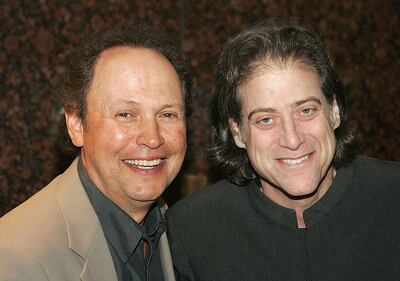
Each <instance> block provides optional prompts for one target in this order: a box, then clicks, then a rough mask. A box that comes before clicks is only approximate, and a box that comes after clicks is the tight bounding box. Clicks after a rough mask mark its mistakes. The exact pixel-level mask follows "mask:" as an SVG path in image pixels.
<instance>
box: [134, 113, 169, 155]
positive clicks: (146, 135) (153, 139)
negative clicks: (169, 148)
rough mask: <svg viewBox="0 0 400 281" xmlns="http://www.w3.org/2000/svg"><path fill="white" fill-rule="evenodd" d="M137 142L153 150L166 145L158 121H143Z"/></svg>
mask: <svg viewBox="0 0 400 281" xmlns="http://www.w3.org/2000/svg"><path fill="white" fill-rule="evenodd" d="M137 134H138V136H137V139H136V142H137V144H138V145H144V146H146V147H148V148H151V149H156V148H158V147H160V146H162V145H163V144H164V143H165V140H164V138H163V136H162V134H161V130H160V126H159V124H158V123H157V120H143V121H142V122H141V124H140V126H139V128H138V132H137Z"/></svg>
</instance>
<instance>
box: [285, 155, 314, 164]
mask: <svg viewBox="0 0 400 281" xmlns="http://www.w3.org/2000/svg"><path fill="white" fill-rule="evenodd" d="M308 158H310V155H306V156H303V157H300V158H297V159H281V161H282V162H283V163H285V164H287V165H297V164H300V163H302V162H304V161H306V160H307V159H308Z"/></svg>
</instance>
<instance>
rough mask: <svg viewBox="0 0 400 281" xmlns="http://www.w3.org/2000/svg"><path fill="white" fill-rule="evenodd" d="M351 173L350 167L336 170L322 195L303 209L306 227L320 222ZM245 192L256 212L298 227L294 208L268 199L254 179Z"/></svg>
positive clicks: (294, 227)
mask: <svg viewBox="0 0 400 281" xmlns="http://www.w3.org/2000/svg"><path fill="white" fill-rule="evenodd" d="M352 173H353V168H352V167H348V168H347V169H339V170H337V172H336V177H335V179H334V181H333V183H332V185H331V187H330V188H329V189H328V190H327V191H326V193H325V194H324V196H322V197H321V198H320V199H319V200H318V201H317V202H315V203H314V204H313V205H312V206H310V207H309V208H308V209H306V210H305V211H304V213H303V216H304V221H305V223H306V227H307V228H310V227H312V226H314V225H316V224H317V223H318V222H320V221H321V220H322V219H323V218H324V217H325V216H326V215H327V214H328V213H329V212H330V211H331V209H332V208H333V207H334V206H335V205H336V203H337V202H338V201H339V200H340V198H341V197H342V196H343V194H344V193H345V191H346V188H347V187H348V186H349V185H350V180H351V174H352ZM247 192H248V195H249V198H250V200H251V202H254V204H252V205H253V206H254V208H255V209H256V211H257V212H258V213H260V214H263V215H265V216H268V217H270V218H271V219H273V220H274V221H276V222H277V223H279V224H281V225H283V226H285V227H287V228H290V229H298V227H297V219H296V212H295V210H293V209H289V208H285V207H283V206H281V205H278V204H277V203H275V202H274V201H272V200H271V199H269V198H268V197H267V196H265V194H264V193H263V192H262V191H261V190H260V186H259V183H256V182H255V181H253V182H252V183H250V185H249V187H248V189H247ZM298 230H301V229H298Z"/></svg>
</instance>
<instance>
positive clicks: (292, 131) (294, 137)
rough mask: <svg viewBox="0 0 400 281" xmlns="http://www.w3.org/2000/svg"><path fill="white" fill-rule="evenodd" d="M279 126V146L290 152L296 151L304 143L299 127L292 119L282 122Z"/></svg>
mask: <svg viewBox="0 0 400 281" xmlns="http://www.w3.org/2000/svg"><path fill="white" fill-rule="evenodd" d="M281 126H282V130H281V135H280V137H279V144H280V145H281V146H283V147H286V148H288V149H290V150H297V149H298V148H299V147H300V145H301V144H302V143H303V142H304V135H303V132H302V130H301V128H300V126H299V125H298V124H296V122H295V121H294V120H293V119H292V118H288V119H286V120H284V121H282V123H281Z"/></svg>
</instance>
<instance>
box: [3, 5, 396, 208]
mask: <svg viewBox="0 0 400 281" xmlns="http://www.w3.org/2000/svg"><path fill="white" fill-rule="evenodd" d="M399 13H400V2H399V1H397V0H392V1H389V0H388V1H384V2H383V1H379V0H370V1H368V0H365V1H359V0H355V1H347V0H318V1H317V0H309V1H305V0H303V1H301V0H291V1H289V0H275V1H269V0H244V1H240V0H230V1H229V0H223V1H211V0H198V1H194V0H190V1H185V0H176V1H168V0H136V1H133V0H109V1H95V0H87V1H60V0H59V1H57V0H54V1H50V0H48V1H46V0H35V1H34V0H31V1H22V0H20V1H1V2H0V79H1V83H0V85H1V88H0V89H1V90H0V216H1V215H2V214H4V213H5V212H6V211H8V210H9V209H11V208H12V207H14V206H16V205H17V204H19V203H20V202H22V201H24V200H25V199H26V198H27V197H29V196H31V195H32V194H33V193H35V192H36V191H38V190H39V189H40V188H41V187H43V186H44V185H45V184H47V183H48V182H49V181H50V180H51V179H52V178H54V177H55V176H56V175H57V174H59V173H60V172H61V171H62V170H63V169H64V168H65V167H66V166H67V165H68V164H69V162H70V161H71V159H68V158H66V157H64V156H62V155H61V154H60V152H59V151H60V150H59V148H58V147H57V142H56V139H57V124H56V120H57V118H58V117H59V112H60V108H59V106H58V105H57V104H56V94H57V85H59V83H60V81H61V79H62V76H63V73H64V71H65V69H64V64H65V60H66V56H67V55H68V54H69V53H70V52H71V50H72V49H73V48H74V47H75V46H76V45H77V44H78V42H79V41H80V40H81V38H82V37H83V36H84V35H85V34H88V33H91V32H93V31H96V30H98V29H100V28H102V27H104V26H109V25H112V24H115V23H117V22H120V21H124V20H128V19H134V20H146V21H150V22H153V23H156V24H158V25H160V26H162V27H164V28H165V29H166V30H167V31H168V33H169V34H170V36H171V38H172V39H173V40H176V41H177V42H179V43H180V44H181V46H182V48H183V50H184V52H185V54H186V55H187V56H188V57H189V58H190V59H191V64H192V71H193V75H194V77H195V82H196V84H195V88H194V92H195V100H196V103H197V109H196V111H195V113H194V115H193V117H192V118H191V120H190V121H189V136H190V137H189V140H188V142H189V151H188V155H187V160H186V164H185V165H184V169H183V171H182V173H181V174H180V175H179V176H178V178H177V180H176V181H175V183H174V184H173V186H172V187H171V188H169V189H168V192H167V194H166V197H167V201H169V203H173V202H175V201H176V200H177V199H179V198H180V197H181V196H185V195H187V194H189V193H191V192H193V191H195V190H197V189H200V188H202V187H204V186H205V185H207V184H209V183H211V182H213V181H214V180H215V177H214V175H215V174H218V172H216V171H215V169H214V168H213V167H212V166H211V164H210V163H209V161H208V160H207V148H208V147H209V145H210V142H211V137H210V135H211V130H210V123H209V121H208V103H209V101H210V94H211V89H212V85H213V72H214V68H215V64H216V61H217V58H218V55H219V52H220V50H221V47H222V46H223V44H224V43H225V42H226V41H227V40H228V39H229V38H230V37H231V36H232V35H234V34H235V33H237V32H239V31H241V30H242V29H243V28H244V27H246V26H248V25H249V24H251V23H253V22H256V21H258V20H260V19H264V18H267V17H271V16H291V17H298V18H300V19H301V20H303V21H304V22H305V23H306V24H308V25H314V26H315V27H316V28H318V30H319V31H320V33H321V35H322V37H323V40H324V42H325V43H326V44H327V47H328V49H329V51H330V52H331V54H332V56H333V57H334V60H335V62H336V65H337V68H338V70H339V73H340V74H341V77H342V78H343V81H344V85H345V88H346V93H347V97H348V103H349V110H350V113H349V115H348V118H349V120H350V121H351V124H352V126H354V127H357V128H358V129H359V132H360V133H361V134H362V135H363V141H362V142H361V144H360V147H359V149H360V151H361V152H362V153H363V154H367V155H371V156H374V157H378V158H381V159H387V160H396V161H399V160H400V149H399V144H400V141H399V137H400V126H399V125H398V123H399V121H400V93H399V91H400V82H399V78H398V77H399V66H400V31H399V27H400V25H399Z"/></svg>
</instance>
